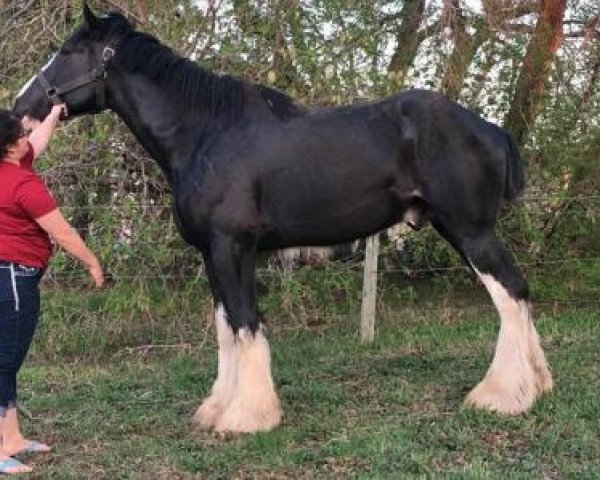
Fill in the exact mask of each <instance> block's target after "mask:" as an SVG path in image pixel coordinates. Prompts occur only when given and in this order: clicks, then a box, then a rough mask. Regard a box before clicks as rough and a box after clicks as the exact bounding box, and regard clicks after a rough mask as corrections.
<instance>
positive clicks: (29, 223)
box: [0, 144, 56, 268]
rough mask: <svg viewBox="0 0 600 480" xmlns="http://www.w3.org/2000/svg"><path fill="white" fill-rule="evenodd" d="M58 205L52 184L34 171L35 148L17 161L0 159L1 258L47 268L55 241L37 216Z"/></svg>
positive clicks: (30, 147)
mask: <svg viewBox="0 0 600 480" xmlns="http://www.w3.org/2000/svg"><path fill="white" fill-rule="evenodd" d="M55 208H56V202H55V201H54V199H53V198H52V195H51V194H50V192H49V190H48V187H46V185H45V184H44V182H43V181H42V179H41V178H40V177H38V176H37V174H36V173H35V171H34V170H33V147H32V146H31V144H29V149H28V150H27V153H26V154H25V156H24V157H23V158H22V159H21V161H20V166H18V165H15V164H14V163H10V162H5V161H0V260H5V261H7V262H15V263H20V264H22V265H26V266H28V267H37V268H46V266H47V265H48V260H49V259H50V256H51V255H52V242H51V241H50V237H49V236H48V234H47V233H46V232H45V231H44V230H43V229H42V228H41V227H40V226H39V225H38V224H37V223H36V221H35V219H36V218H39V217H41V216H43V215H46V214H47V213H50V212H51V211H52V210H54V209H55Z"/></svg>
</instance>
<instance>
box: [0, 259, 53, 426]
mask: <svg viewBox="0 0 600 480" xmlns="http://www.w3.org/2000/svg"><path fill="white" fill-rule="evenodd" d="M42 274H43V271H42V270H41V269H39V268H31V267H25V266H22V265H19V264H16V263H10V262H4V261H0V416H4V415H5V414H6V410H7V409H9V408H13V407H15V406H16V404H17V403H16V402H17V373H18V371H19V369H20V368H21V365H22V364H23V360H25V357H26V356H27V351H28V350H29V345H30V344H31V339H32V338H33V334H34V332H35V328H36V326H37V323H38V318H39V313H40V290H39V281H40V278H41V277H42Z"/></svg>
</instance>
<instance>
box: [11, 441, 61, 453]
mask: <svg viewBox="0 0 600 480" xmlns="http://www.w3.org/2000/svg"><path fill="white" fill-rule="evenodd" d="M45 447H46V445H44V444H43V443H40V442H36V441H35V440H30V441H29V443H28V444H27V445H25V447H24V448H22V449H21V450H19V451H18V452H17V453H15V455H22V454H28V453H37V452H42V453H45V452H49V451H50V450H52V449H51V448H50V449H49V450H48V449H46V448H45Z"/></svg>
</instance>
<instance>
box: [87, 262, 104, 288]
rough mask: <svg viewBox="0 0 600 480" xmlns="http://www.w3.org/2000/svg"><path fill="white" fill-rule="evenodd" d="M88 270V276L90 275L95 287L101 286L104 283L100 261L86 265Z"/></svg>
mask: <svg viewBox="0 0 600 480" xmlns="http://www.w3.org/2000/svg"><path fill="white" fill-rule="evenodd" d="M88 272H89V274H90V277H92V281H93V282H94V285H95V286H96V287H97V288H101V287H102V286H103V285H104V272H103V271H102V267H101V266H100V263H98V260H96V261H95V262H93V263H92V264H91V265H90V266H89V267H88Z"/></svg>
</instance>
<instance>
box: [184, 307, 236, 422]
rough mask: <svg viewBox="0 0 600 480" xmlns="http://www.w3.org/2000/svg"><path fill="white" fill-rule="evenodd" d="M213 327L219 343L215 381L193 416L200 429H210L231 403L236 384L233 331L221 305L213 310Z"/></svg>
mask: <svg viewBox="0 0 600 480" xmlns="http://www.w3.org/2000/svg"><path fill="white" fill-rule="evenodd" d="M215 325H216V328H217V340H218V343H219V354H218V362H219V364H218V367H217V379H216V380H215V383H214V384H213V386H212V389H211V394H210V396H208V397H207V398H206V399H204V401H203V402H202V405H200V407H199V408H198V410H197V411H196V414H195V415H194V421H195V422H196V424H197V425H198V426H199V427H200V428H204V429H210V428H213V427H214V426H215V423H216V420H217V418H218V417H219V416H220V415H221V413H222V412H223V410H224V409H225V407H226V406H227V405H228V404H229V402H230V401H231V397H232V396H233V390H234V387H235V384H236V371H237V352H236V349H235V338H234V336H233V331H232V329H231V327H230V326H229V324H228V323H227V314H226V313H225V308H224V307H223V305H221V304H220V305H219V306H218V307H217V309H216V310H215Z"/></svg>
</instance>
